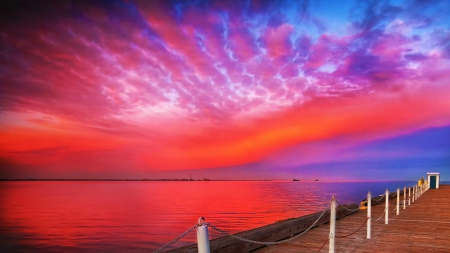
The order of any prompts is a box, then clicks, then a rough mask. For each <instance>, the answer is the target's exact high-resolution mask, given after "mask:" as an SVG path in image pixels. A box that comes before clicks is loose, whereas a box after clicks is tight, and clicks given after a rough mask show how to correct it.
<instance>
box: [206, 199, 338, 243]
mask: <svg viewBox="0 0 450 253" xmlns="http://www.w3.org/2000/svg"><path fill="white" fill-rule="evenodd" d="M330 203H331V201H329V202H328V204H327V206H326V207H325V210H323V212H322V213H321V214H320V216H319V218H317V220H316V221H314V223H313V224H312V225H311V226H310V227H309V228H307V229H306V230H305V231H303V232H302V233H300V234H298V235H296V236H293V237H291V238H289V239H286V240H282V241H276V242H260V241H255V240H251V239H247V238H243V237H240V236H238V235H233V234H230V233H229V232H227V231H224V230H222V229H220V228H218V227H216V226H213V225H211V224H209V223H206V224H207V225H208V226H209V227H210V228H212V229H214V230H216V231H217V232H219V233H222V234H224V235H227V236H231V237H233V238H235V239H238V240H240V241H243V242H248V243H254V244H263V245H276V244H281V243H285V242H290V241H292V240H295V239H297V238H298V237H300V236H302V235H304V234H305V233H306V232H308V231H309V230H310V229H311V228H313V227H314V226H315V225H316V223H317V222H318V221H319V220H320V219H321V218H322V216H323V215H324V214H325V212H326V211H327V210H328V207H329V206H330Z"/></svg>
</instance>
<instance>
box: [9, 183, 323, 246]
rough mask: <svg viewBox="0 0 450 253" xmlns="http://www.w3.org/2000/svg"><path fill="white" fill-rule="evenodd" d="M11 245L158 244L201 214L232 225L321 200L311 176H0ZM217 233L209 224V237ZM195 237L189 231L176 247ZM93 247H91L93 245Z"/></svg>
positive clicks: (288, 213) (297, 212)
mask: <svg viewBox="0 0 450 253" xmlns="http://www.w3.org/2000/svg"><path fill="white" fill-rule="evenodd" d="M0 187H1V192H2V195H3V196H2V210H1V211H0V212H1V225H2V227H3V228H4V231H5V232H6V233H7V237H8V238H9V239H10V240H9V244H10V246H11V247H15V246H17V245H28V246H29V247H30V249H47V250H48V249H52V248H51V247H57V248H62V249H64V250H67V251H73V252H75V251H84V250H93V249H98V250H102V251H106V250H107V249H108V248H111V249H115V250H116V251H117V250H120V249H123V250H127V249H128V250H130V249H146V250H148V249H156V248H158V247H160V246H162V245H164V244H165V243H167V242H169V241H171V240H172V239H174V238H175V237H177V236H178V235H180V234H181V233H182V232H184V231H186V230H187V229H188V228H190V227H192V226H193V225H194V224H195V223H196V221H197V219H198V217H200V216H203V217H205V218H206V220H207V221H208V222H210V223H212V224H213V225H215V226H217V227H220V228H223V229H225V230H227V231H229V232H231V233H235V232H239V231H243V230H248V229H251V228H255V227H259V226H262V225H266V224H270V223H273V222H275V221H278V220H282V219H287V218H292V217H298V216H302V215H304V214H307V213H312V212H315V211H318V210H320V208H323V207H324V205H325V204H326V202H327V201H328V199H326V198H325V199H323V198H319V197H318V196H320V197H322V196H321V193H322V192H321V191H322V190H321V189H320V187H319V186H318V185H317V184H311V185H310V186H309V187H304V186H302V185H301V184H295V182H294V183H292V182H291V183H289V182H243V181H242V182H241V181H236V182H4V183H3V182H2V184H1V185H0ZM219 236H221V235H220V234H218V233H216V232H214V231H211V232H210V238H216V237H219ZM193 241H195V233H191V234H190V235H189V236H187V237H186V238H184V239H183V241H181V242H180V243H178V244H177V245H176V247H179V246H182V245H185V244H189V243H191V242H193ZM96 247H97V248H96Z"/></svg>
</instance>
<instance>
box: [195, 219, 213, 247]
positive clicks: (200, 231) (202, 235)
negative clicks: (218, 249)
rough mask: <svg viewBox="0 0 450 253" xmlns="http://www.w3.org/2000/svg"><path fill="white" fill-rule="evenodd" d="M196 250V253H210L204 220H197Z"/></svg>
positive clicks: (206, 226)
mask: <svg viewBox="0 0 450 253" xmlns="http://www.w3.org/2000/svg"><path fill="white" fill-rule="evenodd" d="M197 248H198V253H210V252H209V251H210V248H209V236H208V225H206V224H205V218H203V217H200V218H198V226H197Z"/></svg>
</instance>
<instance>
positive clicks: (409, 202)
mask: <svg viewBox="0 0 450 253" xmlns="http://www.w3.org/2000/svg"><path fill="white" fill-rule="evenodd" d="M409 205H411V185H408V206H409Z"/></svg>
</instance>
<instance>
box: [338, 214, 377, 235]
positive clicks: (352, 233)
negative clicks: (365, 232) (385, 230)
mask: <svg viewBox="0 0 450 253" xmlns="http://www.w3.org/2000/svg"><path fill="white" fill-rule="evenodd" d="M369 219H370V217H367V219H366V220H365V221H364V223H363V224H362V225H361V226H360V227H359V228H358V229H357V230H355V231H353V232H351V233H350V234H348V235H341V236H336V238H345V237H349V236H351V235H354V234H355V233H357V232H358V231H359V230H360V229H361V228H362V227H363V226H364V225H366V223H367V221H368V220H369Z"/></svg>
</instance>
